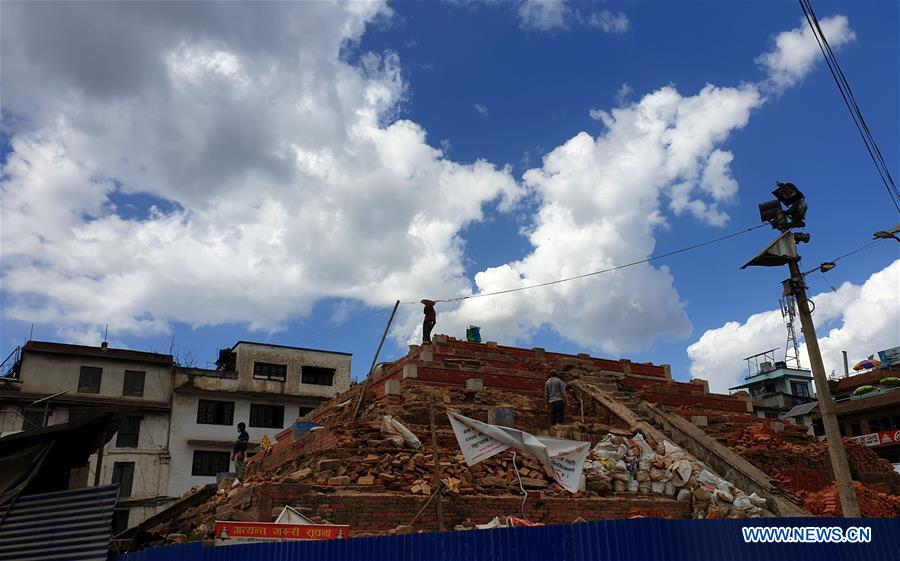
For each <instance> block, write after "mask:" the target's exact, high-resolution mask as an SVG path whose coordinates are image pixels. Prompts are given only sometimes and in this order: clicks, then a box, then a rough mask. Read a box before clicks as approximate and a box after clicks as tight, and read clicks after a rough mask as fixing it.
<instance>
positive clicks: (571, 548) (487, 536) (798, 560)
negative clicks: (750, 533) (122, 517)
mask: <svg viewBox="0 0 900 561" xmlns="http://www.w3.org/2000/svg"><path fill="white" fill-rule="evenodd" d="M745 526H819V527H831V526H839V527H841V528H847V527H850V526H863V527H870V528H871V531H872V534H871V535H872V540H871V542H870V543H863V544H852V543H792V544H748V543H744V539H743V534H742V531H741V528H743V527H745ZM457 559H463V560H465V561H533V560H547V561H549V560H565V561H587V560H609V561H648V560H659V561H669V560H671V561H680V560H691V561H723V560H734V561H742V560H748V561H778V560H784V561H825V560H829V561H830V560H848V561H849V560H864V561H897V560H898V559H900V520H892V519H858V520H845V519H833V518H831V519H828V518H825V519H823V518H795V519H791V518H775V519H772V518H769V519H754V520H751V521H748V520H659V519H637V520H610V521H602V522H590V523H585V524H571V525H556V526H543V527H534V528H509V529H503V528H501V529H497V530H475V531H468V532H444V533H432V534H411V535H404V536H390V537H381V538H356V539H350V540H332V541H322V542H294V543H261V544H252V545H232V546H225V547H206V548H204V547H203V546H202V545H201V544H200V543H198V542H194V543H188V544H183V545H177V546H166V547H158V548H151V549H146V550H144V551H141V552H137V553H130V554H127V555H120V556H119V558H118V561H182V560H185V561H238V560H240V561H297V560H316V561H319V560H321V561H343V560H347V561H351V560H352V561H369V560H371V561H450V560H457Z"/></svg>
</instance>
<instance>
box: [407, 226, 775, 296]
mask: <svg viewBox="0 0 900 561" xmlns="http://www.w3.org/2000/svg"><path fill="white" fill-rule="evenodd" d="M766 226H769V225H768V224H760V225H758V226H753V227H751V228H745V229H743V230H740V231H737V232H732V233H730V234H726V235H724V236H719V237H718V238H715V239H712V240H707V241H705V242H701V243H698V244H694V245H689V246H687V247H682V248H681V249H676V250H674V251H669V252H667V253H661V254H659V255H651V256H650V257H647V258H646V259H640V260H638V261H632V262H630V263H625V264H623V265H616V266H615V267H610V268H608V269H602V270H599V271H593V272H590V273H584V274H582V275H576V276H574V277H567V278H564V279H557V280H553V281H548V282H542V283H539V284H531V285H528V286H519V287H517V288H508V289H506V290H498V291H495V292H482V293H480V294H470V295H468V296H459V297H456V298H444V299H441V300H434V301H435V302H462V301H463V300H469V299H472V298H484V297H486V296H497V295H500V294H509V293H510V292H519V291H521V290H531V289H532V288H541V287H543V286H550V285H554V284H560V283H564V282H569V281H573V280H578V279H583V278H587V277H592V276H595V275H602V274H604V273H611V272H613V271H618V270H621V269H625V268H628V267H633V266H635V265H640V264H642V263H649V262H650V261H655V260H657V259H662V258H663V257H671V256H672V255H677V254H679V253H684V252H686V251H691V250H694V249H698V248H701V247H705V246H707V245H712V244H714V243H718V242H721V241H724V240H727V239H729V238H733V237H735V236H740V235H741V234H746V233H747V232H752V231H753V230H756V229H759V228H763V227H766ZM418 303H419V302H403V304H418Z"/></svg>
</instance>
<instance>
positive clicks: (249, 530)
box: [215, 520, 350, 545]
mask: <svg viewBox="0 0 900 561" xmlns="http://www.w3.org/2000/svg"><path fill="white" fill-rule="evenodd" d="M215 533H216V534H215V535H216V545H231V544H238V543H247V542H259V541H282V540H334V539H343V538H349V537H350V526H339V525H333V524H277V523H275V522H223V521H220V520H217V521H216V527H215Z"/></svg>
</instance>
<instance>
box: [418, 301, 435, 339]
mask: <svg viewBox="0 0 900 561" xmlns="http://www.w3.org/2000/svg"><path fill="white" fill-rule="evenodd" d="M422 304H424V305H425V310H424V312H425V321H424V322H423V323H422V343H423V344H424V343H431V330H432V329H434V325H435V324H436V323H437V312H435V311H434V304H435V302H434V300H422Z"/></svg>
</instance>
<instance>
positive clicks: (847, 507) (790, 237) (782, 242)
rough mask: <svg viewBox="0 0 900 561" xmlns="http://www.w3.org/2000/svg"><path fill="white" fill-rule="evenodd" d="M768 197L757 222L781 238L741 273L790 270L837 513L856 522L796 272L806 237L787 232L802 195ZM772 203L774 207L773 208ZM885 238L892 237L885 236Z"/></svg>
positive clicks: (824, 267) (797, 216)
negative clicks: (754, 269)
mask: <svg viewBox="0 0 900 561" xmlns="http://www.w3.org/2000/svg"><path fill="white" fill-rule="evenodd" d="M772 194H773V195H775V196H776V197H777V198H778V200H777V201H769V202H766V203H763V204H761V205H759V210H760V218H761V219H762V221H763V222H769V223H770V224H772V227H773V228H776V229H777V230H780V231H781V235H780V236H778V238H777V239H775V240H774V241H773V242H770V243H769V245H768V246H766V247H765V248H763V249H762V251H760V252H759V253H757V254H756V255H755V256H754V257H753V259H751V260H750V261H748V262H747V263H745V264H744V265H743V266H742V267H741V269H746V268H747V267H780V266H783V265H787V266H788V267H789V269H790V272H791V276H790V278H789V279H787V280H786V281H784V282H783V283H782V284H783V286H784V294H785V296H788V297H792V298H794V299H795V300H796V303H797V309H798V315H799V316H800V325H801V326H802V330H803V336H804V338H805V339H806V350H807V353H809V362H810V367H811V369H812V374H813V381H814V383H815V386H816V395H817V396H818V398H819V411H820V413H821V415H822V424H823V425H824V426H825V437H826V440H827V442H828V455H829V458H830V460H831V467H832V469H833V471H834V478H835V482H836V483H837V487H838V495H839V496H840V500H841V509H842V511H843V514H844V516H845V517H848V518H858V517H859V516H860V510H859V503H858V501H857V499H856V491H855V490H854V489H853V478H852V477H851V476H850V464H849V463H848V462H847V452H846V450H845V449H844V441H843V440H842V438H841V433H840V429H839V427H838V422H837V417H836V416H835V414H834V402H833V400H832V398H831V388H830V387H829V386H828V379H827V378H826V377H825V366H824V365H823V364H822V352H821V351H820V350H819V340H818V338H817V337H816V328H815V325H814V324H813V320H812V302H810V301H809V298H808V297H807V295H806V285H805V283H804V282H803V280H804V275H806V274H807V273H801V272H800V255H799V254H798V253H797V244H798V243H809V239H810V236H809V234H807V233H805V232H797V233H794V232H791V228H796V227H800V226H803V225H804V222H803V219H804V217H805V216H806V201H805V200H804V198H803V193H801V192H800V190H799V189H797V186H796V185H794V184H793V183H778V187H777V188H776V189H775V190H774V191H772ZM773 202H775V203H778V204H777V205H773V204H772V203H773ZM782 204H784V205H785V206H787V209H785V210H782V209H781V205H782ZM776 206H777V208H776ZM898 230H900V227H898ZM876 236H877V234H876ZM889 236H890V237H893V233H889ZM833 268H834V263H833V262H826V263H822V264H821V265H819V266H818V267H816V268H815V269H813V271H816V270H819V271H822V272H824V271H829V270H831V269H833ZM809 272H812V271H809Z"/></svg>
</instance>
